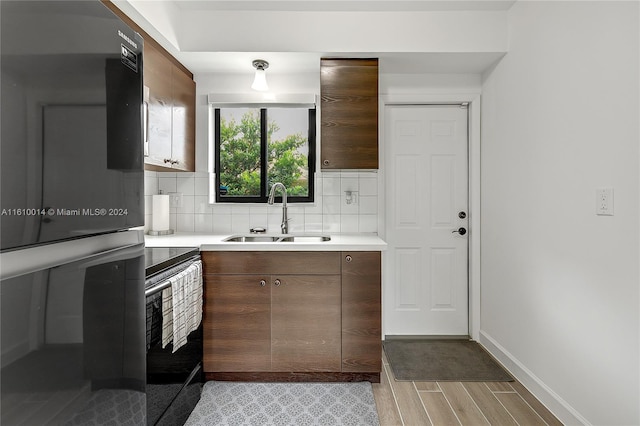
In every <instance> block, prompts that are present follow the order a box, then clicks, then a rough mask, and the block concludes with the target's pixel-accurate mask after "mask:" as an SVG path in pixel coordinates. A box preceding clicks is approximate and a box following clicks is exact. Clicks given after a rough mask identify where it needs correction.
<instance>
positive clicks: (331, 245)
mask: <svg viewBox="0 0 640 426" xmlns="http://www.w3.org/2000/svg"><path fill="white" fill-rule="evenodd" d="M231 235H249V234H225V235H214V234H202V233H187V232H180V233H176V234H171V235H159V236H151V235H145V245H146V246H147V247H199V248H200V250H201V251H263V250H268V251H345V250H354V251H355V250H358V251H384V250H386V249H387V243H386V242H384V241H383V240H382V239H381V238H380V237H378V236H377V235H373V234H330V233H326V234H325V233H323V234H322V235H330V236H331V241H323V242H306V241H305V242H301V241H299V242H225V241H223V240H224V239H225V238H227V237H229V236H231ZM266 235H276V234H266ZM277 235H278V236H279V235H280V234H277ZM291 235H296V234H291ZM307 235H309V234H307Z"/></svg>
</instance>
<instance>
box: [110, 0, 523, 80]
mask: <svg viewBox="0 0 640 426" xmlns="http://www.w3.org/2000/svg"><path fill="white" fill-rule="evenodd" d="M136 1H139V0H120V1H118V0H116V4H117V5H118V6H120V7H121V8H122V9H123V10H124V11H125V13H129V14H131V13H134V14H135V13H137V14H139V15H140V17H142V18H143V21H146V22H144V23H143V22H140V25H141V26H142V27H143V28H144V29H145V30H146V31H147V32H149V33H150V34H152V35H153V36H154V37H156V38H157V37H158V36H159V35H160V36H161V33H162V31H161V30H159V29H157V28H155V27H153V28H150V27H149V25H153V21H154V17H152V16H144V13H145V12H144V9H140V10H142V12H140V11H139V10H138V9H136V8H135V7H134V8H130V5H129V4H127V3H135V2H136ZM156 1H158V0H156ZM162 1H163V3H164V4H165V6H167V9H168V10H173V11H176V12H177V13H181V12H184V13H194V12H195V13H198V14H205V15H206V14H212V13H216V11H225V12H229V11H244V12H246V11H306V12H308V11H323V12H326V11H340V12H344V11H349V12H352V11H376V12H380V11H390V12H391V11H393V12H403V11H409V12H410V11H504V10H508V9H509V8H510V7H511V6H512V5H513V4H514V3H515V1H516V0H348V1H342V0H162ZM123 5H124V6H125V7H123ZM130 16H131V15H130ZM132 17H133V16H132ZM134 20H135V17H134ZM173 31H174V33H173V34H172V35H173V37H177V41H178V42H179V31H175V30H173ZM158 41H159V42H160V43H161V44H163V45H164V46H165V48H167V49H168V50H169V51H170V52H171V53H172V54H174V55H175V56H176V57H177V58H178V60H179V61H181V62H182V63H183V64H184V65H185V66H186V67H187V68H189V69H190V70H191V71H192V72H194V73H204V72H213V73H252V72H253V69H252V68H251V66H250V64H251V61H252V60H254V59H258V58H261V59H266V60H268V61H269V63H270V67H269V71H268V72H269V73H278V72H283V70H286V72H288V73H291V72H318V70H319V63H320V61H319V59H320V58H321V57H378V58H380V72H381V73H408V74H412V73H413V74H415V73H472V74H476V73H482V72H483V71H484V70H486V69H488V68H489V67H490V66H491V65H492V64H494V63H495V62H497V61H498V60H499V59H500V58H501V57H502V56H504V52H463V53H433V52H412V53H401V52H367V53H360V52H340V53H335V52H248V51H247V52H185V51H180V50H178V49H176V48H175V46H174V44H175V43H169V42H167V39H165V40H158ZM178 44H179V43H178Z"/></svg>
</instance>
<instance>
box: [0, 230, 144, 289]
mask: <svg viewBox="0 0 640 426" xmlns="http://www.w3.org/2000/svg"><path fill="white" fill-rule="evenodd" d="M143 243H144V231H143V230H142V229H130V230H127V231H122V232H115V233H112V234H104V235H96V236H92V237H86V238H79V239H77V240H71V241H63V242H59V243H56V244H55V245H56V250H51V248H50V245H49V244H46V245H42V246H36V247H30V248H26V249H21V250H13V251H7V252H2V253H0V265H2V269H1V270H0V279H2V280H5V279H9V278H13V277H17V276H19V275H24V274H29V273H32V272H37V271H40V270H43V269H48V268H53V267H56V266H60V265H64V264H67V263H72V262H77V261H91V260H92V259H94V258H97V257H102V256H104V255H106V254H109V253H110V252H115V251H116V250H117V249H122V248H126V247H132V246H136V245H139V244H143Z"/></svg>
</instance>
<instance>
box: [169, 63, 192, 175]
mask: <svg viewBox="0 0 640 426" xmlns="http://www.w3.org/2000/svg"><path fill="white" fill-rule="evenodd" d="M172 83H173V96H172V99H173V119H172V124H173V127H172V133H171V134H172V146H171V160H172V168H174V169H179V170H185V171H194V170H195V163H196V161H195V159H196V157H195V156H196V151H195V139H196V114H195V105H196V83H195V81H193V79H192V78H191V77H189V76H188V75H187V74H185V73H184V72H182V70H180V69H179V68H177V67H175V66H174V67H172Z"/></svg>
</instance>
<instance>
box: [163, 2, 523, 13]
mask: <svg viewBox="0 0 640 426" xmlns="http://www.w3.org/2000/svg"><path fill="white" fill-rule="evenodd" d="M172 1H173V2H174V3H175V5H176V6H177V7H179V8H180V9H184V10H272V11H285V10H286V11H415V10H422V11H436V10H440V11H441V10H507V9H509V8H510V7H511V6H512V5H513V3H515V1H516V0H346V1H344V0H172Z"/></svg>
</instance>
